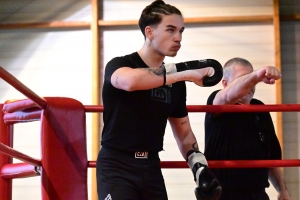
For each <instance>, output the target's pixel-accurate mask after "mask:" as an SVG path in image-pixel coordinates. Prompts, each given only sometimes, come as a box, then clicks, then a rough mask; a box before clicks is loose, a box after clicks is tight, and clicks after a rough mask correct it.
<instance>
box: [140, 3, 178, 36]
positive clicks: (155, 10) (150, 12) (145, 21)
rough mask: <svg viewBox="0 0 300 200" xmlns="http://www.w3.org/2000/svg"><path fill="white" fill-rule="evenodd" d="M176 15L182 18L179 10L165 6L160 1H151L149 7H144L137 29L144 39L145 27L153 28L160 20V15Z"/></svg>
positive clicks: (168, 5)
mask: <svg viewBox="0 0 300 200" xmlns="http://www.w3.org/2000/svg"><path fill="white" fill-rule="evenodd" d="M172 14H177V15H180V16H182V14H181V12H180V10H178V9H177V8H176V7H175V6H172V5H170V4H166V3H165V2H164V1H162V0H156V1H153V2H152V3H151V4H150V5H148V6H146V7H145V8H144V10H143V12H142V14H141V16H140V19H139V27H140V29H141V31H142V33H143V35H144V37H145V38H146V35H145V28H146V27H147V26H152V25H153V26H155V25H157V24H159V23H160V22H161V20H162V15H172Z"/></svg>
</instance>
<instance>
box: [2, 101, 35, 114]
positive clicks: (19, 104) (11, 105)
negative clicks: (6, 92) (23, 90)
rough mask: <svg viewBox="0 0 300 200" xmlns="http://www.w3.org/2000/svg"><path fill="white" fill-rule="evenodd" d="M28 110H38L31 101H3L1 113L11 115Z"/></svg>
mask: <svg viewBox="0 0 300 200" xmlns="http://www.w3.org/2000/svg"><path fill="white" fill-rule="evenodd" d="M30 108H39V107H38V106H37V105H36V103H35V102H33V101H32V100H31V99H22V100H7V101H5V103H4V105H3V108H2V111H3V112H4V113H13V112H17V111H21V110H26V109H30Z"/></svg>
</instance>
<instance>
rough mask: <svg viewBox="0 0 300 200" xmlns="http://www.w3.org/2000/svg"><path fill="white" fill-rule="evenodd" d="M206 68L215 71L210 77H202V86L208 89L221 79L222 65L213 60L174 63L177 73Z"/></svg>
mask: <svg viewBox="0 0 300 200" xmlns="http://www.w3.org/2000/svg"><path fill="white" fill-rule="evenodd" d="M206 67H212V68H214V70H215V73H214V75H213V76H211V77H208V76H207V77H204V79H203V86H204V87H210V86H214V85H216V84H218V83H219V82H220V81H221V79H222V77H223V69H222V65H221V64H220V63H219V62H218V61H217V60H214V59H205V60H192V61H187V62H181V63H176V68H177V72H181V71H185V70H193V69H202V68H206Z"/></svg>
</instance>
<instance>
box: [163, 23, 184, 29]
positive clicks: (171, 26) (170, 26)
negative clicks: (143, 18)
mask: <svg viewBox="0 0 300 200" xmlns="http://www.w3.org/2000/svg"><path fill="white" fill-rule="evenodd" d="M166 27H168V28H177V27H176V26H174V25H171V24H169V25H167V26H166ZM184 29H185V27H182V28H181V29H180V30H184Z"/></svg>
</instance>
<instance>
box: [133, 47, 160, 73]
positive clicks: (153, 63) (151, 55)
mask: <svg viewBox="0 0 300 200" xmlns="http://www.w3.org/2000/svg"><path fill="white" fill-rule="evenodd" d="M138 54H139V56H140V57H141V58H142V60H143V61H144V62H145V63H146V65H148V66H149V67H150V68H158V67H160V66H161V65H162V63H163V61H164V59H165V56H163V55H161V54H158V53H157V52H155V51H154V50H153V49H152V48H151V47H145V45H144V46H143V47H142V48H141V49H140V50H139V51H138Z"/></svg>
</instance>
